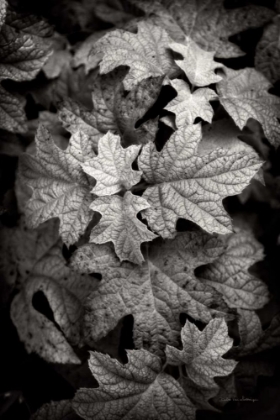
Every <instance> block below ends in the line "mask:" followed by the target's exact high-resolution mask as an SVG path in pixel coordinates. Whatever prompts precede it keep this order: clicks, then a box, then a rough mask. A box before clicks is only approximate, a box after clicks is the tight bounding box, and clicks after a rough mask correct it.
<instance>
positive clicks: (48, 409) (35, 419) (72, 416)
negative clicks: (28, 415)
mask: <svg viewBox="0 0 280 420" xmlns="http://www.w3.org/2000/svg"><path fill="white" fill-rule="evenodd" d="M79 418H80V417H79V416H78V415H77V414H76V413H75V411H74V410H73V408H72V403H71V401H70V400H62V401H53V402H51V403H48V404H44V405H43V406H42V407H41V408H40V409H39V410H38V411H36V413H35V414H34V415H33V416H32V420H79Z"/></svg>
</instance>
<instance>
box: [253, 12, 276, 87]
mask: <svg viewBox="0 0 280 420" xmlns="http://www.w3.org/2000/svg"><path fill="white" fill-rule="evenodd" d="M279 63H280V17H279V16H278V18H275V19H274V20H273V22H272V23H271V24H270V25H268V26H267V27H266V28H265V29H264V32H263V36H262V38H261V40H260V41H259V43H258V45H257V48H256V55H255V66H256V69H257V70H259V71H261V72H262V73H263V74H264V75H265V76H266V77H267V78H268V80H270V81H271V82H272V83H275V82H277V80H279V79H280V64H279Z"/></svg>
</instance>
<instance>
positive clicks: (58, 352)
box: [11, 243, 97, 364]
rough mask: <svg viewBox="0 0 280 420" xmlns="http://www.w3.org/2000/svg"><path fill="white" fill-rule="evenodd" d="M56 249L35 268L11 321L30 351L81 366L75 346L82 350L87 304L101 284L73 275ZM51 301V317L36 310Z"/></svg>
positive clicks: (15, 303)
mask: <svg viewBox="0 0 280 420" xmlns="http://www.w3.org/2000/svg"><path fill="white" fill-rule="evenodd" d="M61 250H62V244H61V243H58V244H56V245H54V246H53V247H52V248H51V249H50V250H49V252H48V253H47V254H45V255H44V256H43V257H42V258H41V259H40V260H39V261H38V262H37V263H36V264H35V266H34V267H33V269H32V271H31V273H30V275H29V277H28V279H27V280H26V281H25V283H24V285H23V287H22V290H21V291H20V292H19V293H18V294H17V295H16V296H15V298H14V300H13V302H12V306H11V317H12V320H13V323H14V324H15V326H16V328H17V331H18V334H19V337H20V339H21V341H23V342H24V344H25V348H26V350H27V351H28V352H29V353H31V352H36V353H37V354H39V355H40V356H41V357H42V358H44V359H45V360H46V361H48V362H51V363H75V364H76V363H80V360H79V358H78V357H77V355H76V354H75V352H74V350H73V348H72V346H82V343H83V342H82V319H83V302H84V300H85V298H86V296H87V295H88V294H89V293H90V292H91V291H92V290H93V289H94V288H96V285H97V281H96V280H95V279H94V278H92V277H88V276H81V275H78V274H77V273H75V272H73V271H71V270H70V269H69V268H68V267H67V266H66V262H65V260H64V258H63V256H62V253H61ZM38 295H39V296H40V295H41V298H42V295H43V296H44V297H45V299H47V302H48V305H49V307H50V311H51V314H52V315H51V316H50V315H47V316H46V315H44V313H41V312H40V311H39V310H37V309H36V308H35V307H34V302H35V301H34V299H35V297H36V296H37V297H38Z"/></svg>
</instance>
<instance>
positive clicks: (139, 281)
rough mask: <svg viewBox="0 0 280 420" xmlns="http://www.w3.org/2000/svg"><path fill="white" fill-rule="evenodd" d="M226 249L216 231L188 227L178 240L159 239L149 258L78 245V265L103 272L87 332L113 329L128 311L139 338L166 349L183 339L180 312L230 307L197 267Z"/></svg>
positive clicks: (197, 314) (140, 343) (207, 315)
mask: <svg viewBox="0 0 280 420" xmlns="http://www.w3.org/2000/svg"><path fill="white" fill-rule="evenodd" d="M222 251H223V243H222V242H221V240H219V239H218V238H217V237H216V236H210V235H207V234H202V233H196V232H188V233H184V234H179V235H178V236H177V237H176V238H175V239H174V240H173V241H168V242H164V241H156V242H153V243H152V245H151V246H150V249H149V255H148V256H146V261H145V264H142V265H140V266H136V265H133V264H128V263H122V264H120V262H119V261H118V260H117V259H116V257H115V255H114V253H113V252H112V250H111V249H110V248H109V247H108V246H105V247H103V248H102V247H101V246H96V245H90V244H89V245H85V246H84V247H82V248H80V249H79V250H77V251H76V253H75V254H74V256H73V260H72V266H73V267H74V268H75V269H77V270H79V271H80V272H85V273H100V274H102V281H101V283H100V287H99V288H98V290H96V291H95V292H94V293H92V294H91V296H90V297H89V300H88V303H87V306H86V315H85V336H86V339H87V341H88V342H89V343H92V342H94V341H97V340H99V339H100V338H101V337H103V336H105V335H106V334H108V332H109V331H110V330H112V329H113V328H114V327H115V326H116V325H117V323H118V321H119V320H120V319H122V318H123V317H124V316H126V315H133V317H134V343H135V345H136V347H137V348H142V347H144V348H147V349H149V350H150V351H152V352H154V353H156V354H159V355H161V356H162V355H163V350H164V348H165V345H166V344H167V343H169V344H173V345H176V344H178V339H179V334H180V328H181V325H180V314H181V313H187V314H188V315H190V316H191V317H193V318H194V319H197V320H201V321H203V322H205V323H206V322H208V321H209V320H210V319H211V317H212V315H216V316H218V315H219V314H224V313H226V312H227V308H226V307H225V305H224V303H223V301H222V300H221V299H220V296H219V295H218V294H217V293H216V292H215V291H214V289H212V288H211V287H208V286H207V285H203V284H202V283H201V282H199V281H198V280H197V278H196V277H195V276H194V269H195V268H196V267H198V266H200V265H202V264H205V263H206V262H207V261H213V260H215V259H216V258H217V257H218V256H219V255H221V253H222Z"/></svg>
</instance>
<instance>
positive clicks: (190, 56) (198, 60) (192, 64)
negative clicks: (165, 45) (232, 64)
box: [169, 37, 223, 87]
mask: <svg viewBox="0 0 280 420" xmlns="http://www.w3.org/2000/svg"><path fill="white" fill-rule="evenodd" d="M169 47H170V48H171V49H172V50H173V51H175V52H176V53H178V54H180V55H181V56H182V57H183V59H182V60H175V63H176V64H177V65H178V66H179V67H180V68H181V69H182V70H183V72H184V73H185V74H186V76H187V77H188V79H189V81H190V83H191V84H192V85H194V86H199V87H202V86H208V85H211V83H217V82H219V81H220V80H222V77H221V76H219V75H217V74H215V70H216V69H218V68H222V67H223V65H222V64H220V63H217V62H216V61H214V55H215V52H208V51H205V50H202V49H201V48H200V47H199V46H198V45H197V44H196V43H195V42H194V41H192V39H191V38H189V37H186V39H185V42H184V44H179V43H177V42H172V43H171V44H169Z"/></svg>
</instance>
